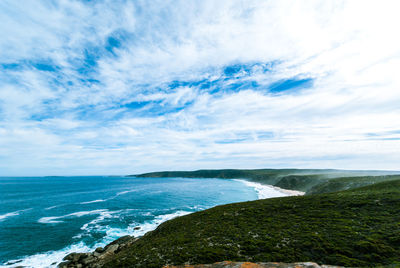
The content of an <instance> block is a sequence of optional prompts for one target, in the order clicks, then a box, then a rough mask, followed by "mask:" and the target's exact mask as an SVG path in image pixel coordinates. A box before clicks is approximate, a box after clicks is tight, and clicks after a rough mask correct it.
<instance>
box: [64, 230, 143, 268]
mask: <svg viewBox="0 0 400 268" xmlns="http://www.w3.org/2000/svg"><path fill="white" fill-rule="evenodd" d="M137 239H138V238H135V237H133V236H130V235H127V236H123V237H121V238H119V239H117V240H115V241H113V242H112V243H110V244H108V245H107V246H105V247H104V248H101V247H100V248H96V250H95V251H93V252H89V253H71V254H68V255H67V256H65V257H64V259H63V261H64V262H62V263H60V264H59V265H58V267H60V268H83V267H88V268H98V267H102V266H103V265H104V263H105V261H106V260H107V259H108V258H109V257H112V256H113V255H114V254H116V253H118V252H119V251H121V250H122V249H124V248H126V247H128V246H130V245H132V244H133V243H134V242H135V241H136V240H137Z"/></svg>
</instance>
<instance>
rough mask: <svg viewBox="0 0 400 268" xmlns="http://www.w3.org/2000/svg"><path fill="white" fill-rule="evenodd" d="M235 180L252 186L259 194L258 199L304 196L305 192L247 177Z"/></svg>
mask: <svg viewBox="0 0 400 268" xmlns="http://www.w3.org/2000/svg"><path fill="white" fill-rule="evenodd" d="M233 180H234V181H238V182H241V183H243V184H245V185H246V186H248V187H252V188H254V189H255V191H256V192H257V194H258V199H267V198H274V197H286V196H302V195H304V194H305V192H301V191H296V190H288V189H283V188H280V187H277V186H273V185H270V184H262V183H259V182H253V181H250V180H247V179H233Z"/></svg>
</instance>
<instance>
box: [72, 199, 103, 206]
mask: <svg viewBox="0 0 400 268" xmlns="http://www.w3.org/2000/svg"><path fill="white" fill-rule="evenodd" d="M106 201H107V200H104V199H97V200H92V201H86V202H81V203H79V204H81V205H84V204H92V203H99V202H106Z"/></svg>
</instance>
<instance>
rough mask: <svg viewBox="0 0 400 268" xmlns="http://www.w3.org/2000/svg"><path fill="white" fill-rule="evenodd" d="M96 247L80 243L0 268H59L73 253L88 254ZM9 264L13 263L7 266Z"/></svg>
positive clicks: (17, 260) (15, 261)
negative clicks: (17, 267) (63, 260)
mask: <svg viewBox="0 0 400 268" xmlns="http://www.w3.org/2000/svg"><path fill="white" fill-rule="evenodd" d="M94 249H95V247H88V246H87V245H86V244H85V243H83V242H79V243H77V244H73V245H71V246H68V247H65V248H63V249H61V250H56V251H48V252H45V253H38V254H35V255H32V256H27V257H24V258H22V259H16V260H10V261H8V262H6V263H5V264H3V265H0V267H16V266H23V267H34V268H38V267H57V265H58V264H59V263H60V262H62V259H63V258H64V257H65V256H66V255H68V254H70V253H72V252H88V251H92V250H94ZM7 263H11V264H9V265H6V264H7Z"/></svg>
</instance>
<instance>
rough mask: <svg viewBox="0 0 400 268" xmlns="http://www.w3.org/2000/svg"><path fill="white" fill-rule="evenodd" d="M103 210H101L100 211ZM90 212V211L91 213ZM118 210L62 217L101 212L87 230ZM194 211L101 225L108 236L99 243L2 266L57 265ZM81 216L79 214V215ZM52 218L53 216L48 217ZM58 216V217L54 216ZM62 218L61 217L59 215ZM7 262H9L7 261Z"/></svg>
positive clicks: (44, 254)
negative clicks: (122, 225)
mask: <svg viewBox="0 0 400 268" xmlns="http://www.w3.org/2000/svg"><path fill="white" fill-rule="evenodd" d="M100 211H101V212H100ZM89 212H90V213H89ZM117 212H120V211H106V210H95V211H81V212H76V213H71V214H68V215H64V216H61V217H67V216H71V215H73V216H78V215H81V216H83V215H88V214H94V213H101V214H100V216H99V217H97V218H96V219H95V220H93V221H91V222H89V223H88V224H85V225H84V226H82V228H81V229H82V230H84V229H85V230H86V229H87V228H88V227H89V226H90V224H96V223H98V222H100V221H101V220H104V219H106V218H108V217H116V215H113V214H115V213H117ZM190 213H192V212H190V211H183V210H180V211H176V212H174V213H170V214H165V215H159V216H156V217H155V218H154V220H151V221H148V222H145V223H143V224H131V225H129V226H128V228H125V229H122V228H112V227H109V226H99V225H97V227H98V228H99V229H98V230H97V231H104V232H105V233H106V236H105V237H104V238H103V239H102V240H101V241H100V242H98V243H96V244H95V245H93V246H88V245H86V244H85V243H84V242H82V241H81V242H79V243H75V244H73V245H70V246H68V247H65V248H63V249H61V250H57V251H48V252H45V253H38V254H35V255H31V256H26V257H23V258H21V259H16V260H9V261H8V263H11V264H9V265H5V264H3V265H0V267H16V266H24V267H29V268H31V267H32V268H33V267H34V268H38V267H57V265H58V264H59V263H60V262H62V259H63V258H64V257H65V256H66V255H68V254H70V253H72V252H77V253H81V252H91V251H94V250H95V249H96V248H97V247H104V246H106V245H107V244H109V243H110V242H112V241H114V240H115V239H118V238H120V237H122V236H124V235H132V236H135V237H140V236H143V235H144V234H145V233H147V232H149V231H153V230H154V229H156V228H157V226H159V225H160V224H161V223H163V222H165V221H168V220H171V219H173V218H176V217H179V216H184V215H187V214H190ZM78 217H79V216H78ZM47 218H51V217H47ZM53 218H56V217H53ZM58 218H60V217H58ZM135 227H140V229H139V230H135ZM6 263H7V262H6Z"/></svg>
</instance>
